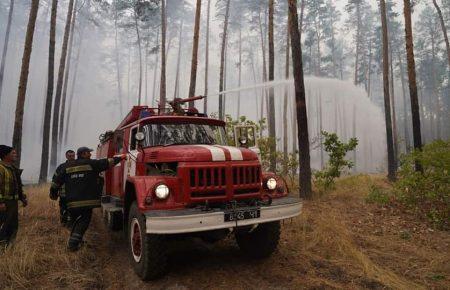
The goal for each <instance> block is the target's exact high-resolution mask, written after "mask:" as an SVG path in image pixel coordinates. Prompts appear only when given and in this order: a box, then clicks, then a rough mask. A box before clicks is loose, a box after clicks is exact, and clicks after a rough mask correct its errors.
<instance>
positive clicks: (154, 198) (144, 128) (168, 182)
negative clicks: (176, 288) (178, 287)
mask: <svg viewBox="0 0 450 290" xmlns="http://www.w3.org/2000/svg"><path fill="white" fill-rule="evenodd" d="M200 98H201V97H195V98H193V99H192V98H191V99H185V100H175V101H173V102H171V103H170V104H171V105H172V109H170V110H167V109H164V110H163V109H152V108H149V107H147V106H135V107H133V109H132V110H131V112H130V113H129V114H128V115H127V116H126V118H125V119H124V120H123V121H122V122H121V123H120V124H119V126H118V127H117V129H115V130H114V131H108V132H106V133H104V134H102V135H101V136H100V144H99V145H98V148H97V157H98V158H106V157H112V156H114V155H117V154H124V153H125V154H127V156H128V158H127V160H124V161H122V162H121V163H119V164H117V165H116V166H115V167H113V168H112V169H110V170H109V171H107V172H105V174H104V179H105V185H104V195H103V197H102V211H103V216H104V219H105V222H106V224H107V226H108V227H109V228H110V229H111V230H123V231H124V233H125V234H126V237H127V240H128V243H129V254H130V258H131V261H132V263H133V267H134V270H135V272H136V273H137V275H138V276H139V277H140V278H141V279H143V280H151V279H156V278H158V277H160V276H162V275H164V274H165V273H166V272H167V269H168V260H167V254H168V244H169V242H170V241H171V240H173V239H179V238H183V237H186V236H196V237H200V238H202V239H204V240H205V241H208V242H214V241H217V240H220V239H221V238H224V237H226V236H228V235H230V234H234V236H235V238H236V242H237V244H238V245H239V247H240V249H241V250H242V252H243V253H244V254H246V255H248V256H249V257H253V258H264V257H267V256H269V255H271V254H272V253H273V251H274V250H275V249H276V247H277V244H278V241H279V236H280V221H281V220H284V219H288V218H292V217H294V216H297V215H299V214H300V211H301V207H302V203H301V201H300V200H299V199H298V198H297V197H293V196H290V194H289V189H288V187H287V185H286V183H285V182H284V180H283V178H281V177H280V176H276V175H275V174H273V173H270V172H263V171H262V168H261V163H260V161H259V156H258V150H257V148H256V147H257V146H256V145H257V144H256V136H255V135H256V134H255V133H256V132H255V128H253V127H251V126H240V127H238V128H235V130H234V137H235V140H236V143H237V144H236V145H237V146H228V142H229V140H227V139H228V138H227V135H226V129H225V122H223V121H221V120H217V119H213V118H208V117H207V116H206V115H204V114H200V113H198V112H197V110H196V109H188V110H185V109H183V108H182V106H181V104H182V103H184V102H187V101H192V100H196V99H200Z"/></svg>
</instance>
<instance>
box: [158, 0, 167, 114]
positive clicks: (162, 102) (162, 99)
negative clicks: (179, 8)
mask: <svg viewBox="0 0 450 290" xmlns="http://www.w3.org/2000/svg"><path fill="white" fill-rule="evenodd" d="M166 26H167V19H166V0H161V83H160V85H159V108H160V109H162V110H164V109H165V107H166Z"/></svg>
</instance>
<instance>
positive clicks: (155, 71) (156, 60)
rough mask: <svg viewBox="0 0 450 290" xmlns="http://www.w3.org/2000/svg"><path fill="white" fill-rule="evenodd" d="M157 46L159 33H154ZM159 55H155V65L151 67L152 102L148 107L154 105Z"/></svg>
mask: <svg viewBox="0 0 450 290" xmlns="http://www.w3.org/2000/svg"><path fill="white" fill-rule="evenodd" d="M158 45H159V31H158V32H157V33H156V46H158ZM158 64H159V53H156V54H155V65H154V66H153V87H152V101H151V104H150V107H153V105H154V104H155V95H156V77H157V75H158Z"/></svg>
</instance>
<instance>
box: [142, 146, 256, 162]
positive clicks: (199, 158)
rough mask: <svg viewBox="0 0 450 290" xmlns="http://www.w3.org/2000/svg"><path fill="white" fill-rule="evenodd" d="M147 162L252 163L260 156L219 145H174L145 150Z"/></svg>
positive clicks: (237, 148)
mask: <svg viewBox="0 0 450 290" xmlns="http://www.w3.org/2000/svg"><path fill="white" fill-rule="evenodd" d="M144 152H145V162H158V163H159V162H220V161H222V162H223V161H252V160H258V156H257V155H256V153H255V152H253V151H252V150H249V149H246V148H242V147H232V146H219V145H173V146H166V147H163V146H159V147H152V148H145V149H144Z"/></svg>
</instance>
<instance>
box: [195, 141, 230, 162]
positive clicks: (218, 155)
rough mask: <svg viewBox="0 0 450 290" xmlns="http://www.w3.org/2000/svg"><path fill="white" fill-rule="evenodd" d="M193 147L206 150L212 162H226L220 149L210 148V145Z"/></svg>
mask: <svg viewBox="0 0 450 290" xmlns="http://www.w3.org/2000/svg"><path fill="white" fill-rule="evenodd" d="M195 146H199V147H202V148H205V149H208V150H209V152H211V158H212V161H225V160H226V159H225V152H224V151H223V149H221V148H218V147H214V146H210V145H195Z"/></svg>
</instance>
